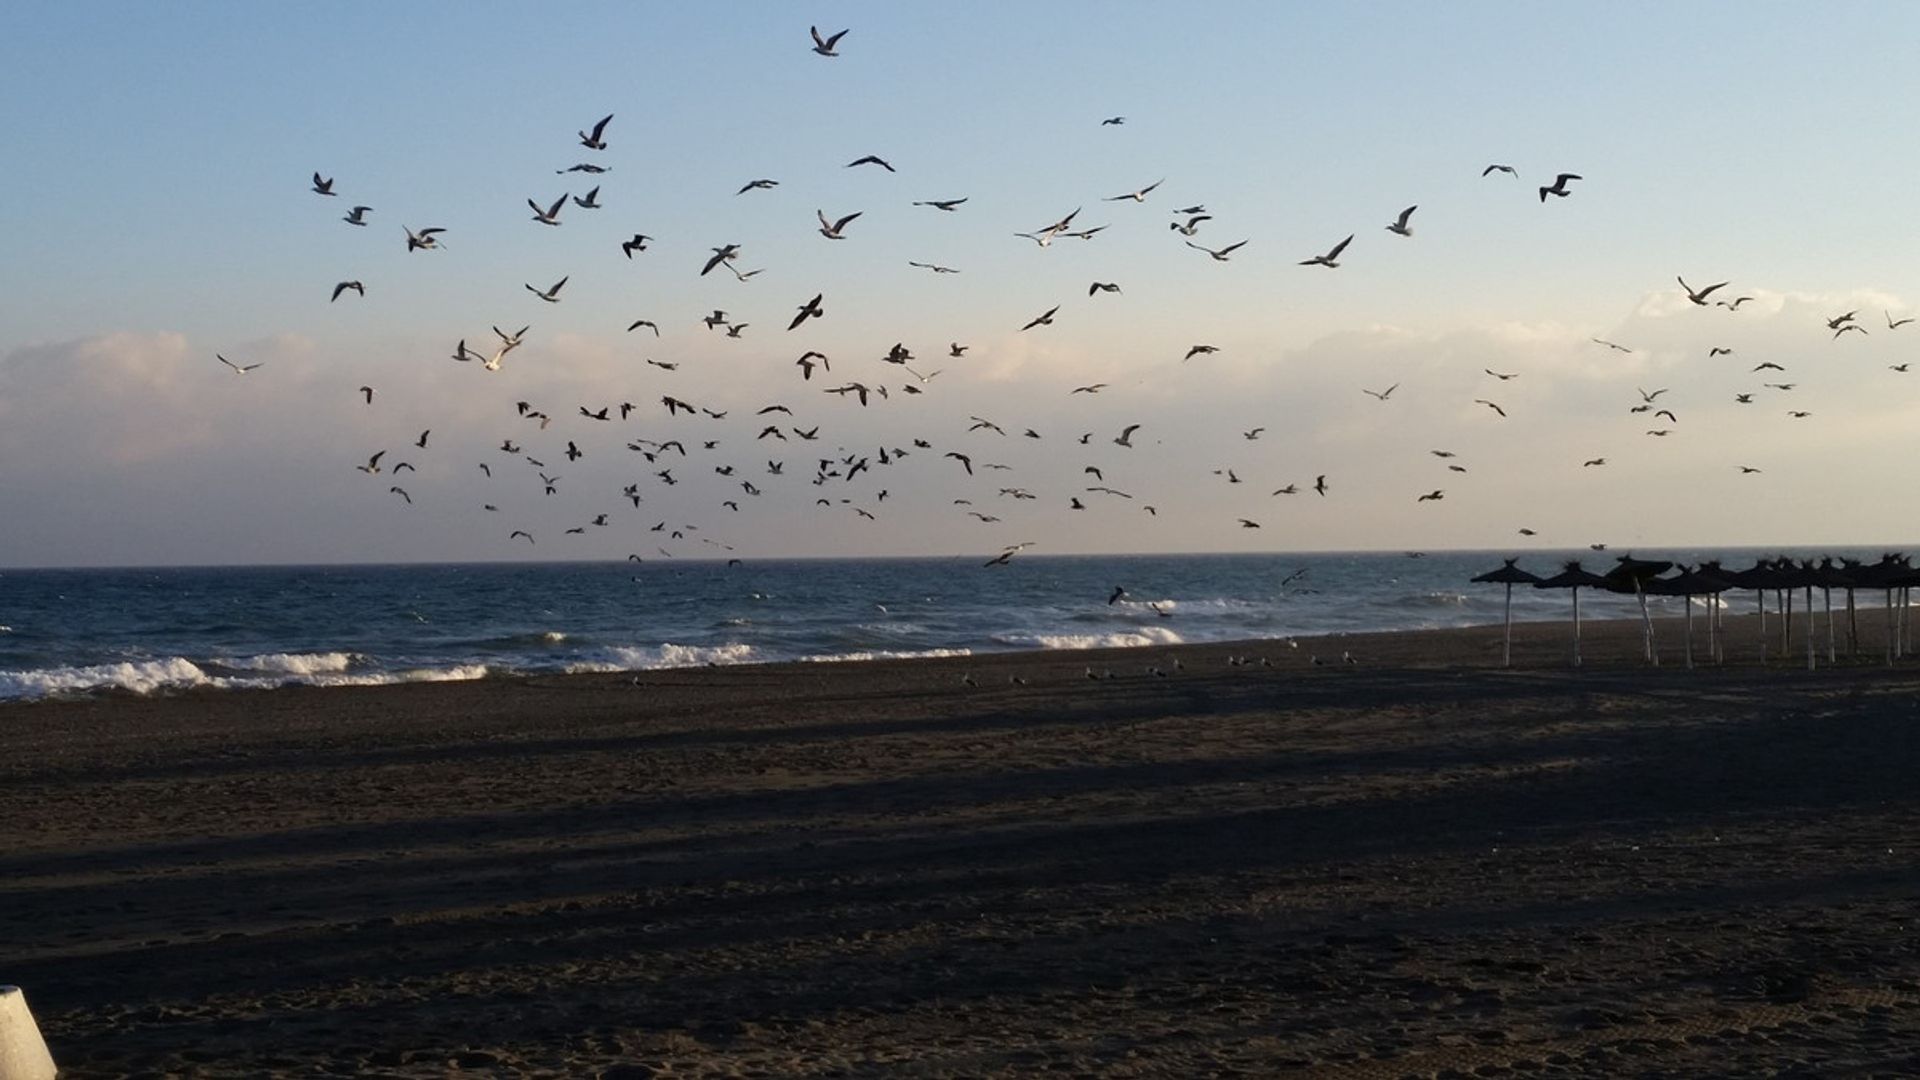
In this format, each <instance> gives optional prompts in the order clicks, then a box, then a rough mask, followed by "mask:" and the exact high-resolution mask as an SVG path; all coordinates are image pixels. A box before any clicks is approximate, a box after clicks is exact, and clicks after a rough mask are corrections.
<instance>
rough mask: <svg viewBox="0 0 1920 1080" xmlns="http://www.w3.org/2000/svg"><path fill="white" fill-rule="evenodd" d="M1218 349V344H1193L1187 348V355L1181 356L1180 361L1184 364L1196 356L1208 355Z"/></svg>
mask: <svg viewBox="0 0 1920 1080" xmlns="http://www.w3.org/2000/svg"><path fill="white" fill-rule="evenodd" d="M1219 351H1220V346H1218V345H1194V346H1191V347H1189V348H1188V349H1187V355H1185V356H1183V357H1181V358H1180V362H1181V363H1183V364H1184V363H1186V362H1187V361H1189V360H1191V359H1193V358H1194V357H1196V356H1208V355H1211V354H1213V353H1217V352H1219Z"/></svg>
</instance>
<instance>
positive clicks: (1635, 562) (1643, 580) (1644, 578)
mask: <svg viewBox="0 0 1920 1080" xmlns="http://www.w3.org/2000/svg"><path fill="white" fill-rule="evenodd" d="M1671 569H1673V564H1672V563H1670V562H1666V561H1664V560H1660V559H1636V558H1634V557H1633V556H1632V555H1622V556H1620V558H1619V559H1618V560H1617V565H1616V566H1614V568H1613V569H1611V570H1609V571H1607V574H1606V579H1607V588H1608V589H1610V590H1611V591H1613V592H1621V593H1624V592H1631V593H1632V594H1633V595H1634V597H1635V598H1636V599H1638V600H1639V601H1640V629H1641V633H1642V634H1644V635H1645V639H1646V654H1647V663H1649V664H1652V665H1653V666H1654V667H1659V666H1660V654H1658V653H1656V652H1654V651H1653V616H1652V615H1650V614H1648V612H1647V582H1649V581H1652V580H1653V579H1654V578H1655V577H1657V576H1658V575H1660V574H1664V573H1666V572H1667V571H1668V570H1671Z"/></svg>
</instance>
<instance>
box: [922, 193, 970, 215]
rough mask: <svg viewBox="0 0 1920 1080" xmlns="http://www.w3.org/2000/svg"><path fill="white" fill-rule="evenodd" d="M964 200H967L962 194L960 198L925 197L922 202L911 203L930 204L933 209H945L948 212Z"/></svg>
mask: <svg viewBox="0 0 1920 1080" xmlns="http://www.w3.org/2000/svg"><path fill="white" fill-rule="evenodd" d="M966 201H967V200H966V197H964V196H963V197H961V198H958V199H927V200H925V201H923V202H916V203H914V204H913V205H915V206H931V207H933V208H934V209H935V210H946V211H948V212H952V211H953V210H954V209H955V208H956V207H958V206H959V205H960V204H961V203H963V202H966Z"/></svg>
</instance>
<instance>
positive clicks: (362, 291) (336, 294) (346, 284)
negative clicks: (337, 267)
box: [327, 281, 367, 304]
mask: <svg viewBox="0 0 1920 1080" xmlns="http://www.w3.org/2000/svg"><path fill="white" fill-rule="evenodd" d="M348 289H352V290H353V291H354V292H356V293H358V294H359V295H360V296H362V297H365V296H366V295H367V287H366V286H365V285H362V284H360V283H359V282H357V281H343V282H341V283H340V284H338V285H335V286H334V287H333V296H332V297H331V298H330V299H328V300H327V303H329V304H331V303H333V301H335V300H338V299H340V294H341V293H343V292H346V291H347V290H348Z"/></svg>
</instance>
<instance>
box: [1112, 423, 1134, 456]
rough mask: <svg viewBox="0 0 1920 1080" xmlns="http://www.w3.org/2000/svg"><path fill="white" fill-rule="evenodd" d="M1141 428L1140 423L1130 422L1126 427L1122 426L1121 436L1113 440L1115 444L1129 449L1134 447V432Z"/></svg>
mask: <svg viewBox="0 0 1920 1080" xmlns="http://www.w3.org/2000/svg"><path fill="white" fill-rule="evenodd" d="M1139 430H1140V425H1139V424H1128V425H1127V426H1126V427H1124V428H1121V429H1120V437H1119V438H1117V439H1115V440H1113V445H1115V446H1124V447H1126V448H1127V449H1129V450H1131V449H1133V433H1134V432H1136V431H1139Z"/></svg>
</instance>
